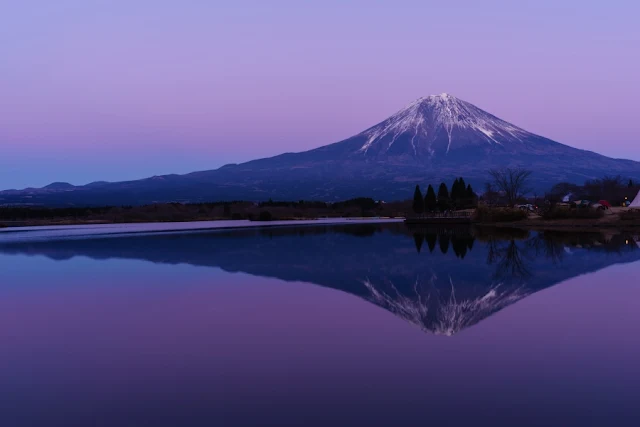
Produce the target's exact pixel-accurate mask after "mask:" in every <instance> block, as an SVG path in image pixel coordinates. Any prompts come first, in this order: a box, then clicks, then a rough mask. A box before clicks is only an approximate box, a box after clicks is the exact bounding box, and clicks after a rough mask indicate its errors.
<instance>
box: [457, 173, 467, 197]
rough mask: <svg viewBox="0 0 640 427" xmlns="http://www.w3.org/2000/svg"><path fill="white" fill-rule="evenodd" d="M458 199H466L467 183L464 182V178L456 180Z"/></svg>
mask: <svg viewBox="0 0 640 427" xmlns="http://www.w3.org/2000/svg"><path fill="white" fill-rule="evenodd" d="M458 186H459V187H458V198H460V199H466V198H467V191H466V190H467V183H466V182H464V178H462V177H461V178H460V179H459V180H458Z"/></svg>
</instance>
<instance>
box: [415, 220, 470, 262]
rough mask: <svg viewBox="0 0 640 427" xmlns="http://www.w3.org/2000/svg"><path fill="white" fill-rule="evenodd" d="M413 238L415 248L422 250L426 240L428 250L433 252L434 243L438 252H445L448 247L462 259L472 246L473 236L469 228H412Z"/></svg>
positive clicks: (447, 250)
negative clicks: (438, 249)
mask: <svg viewBox="0 0 640 427" xmlns="http://www.w3.org/2000/svg"><path fill="white" fill-rule="evenodd" d="M412 230H413V239H414V243H415V246H416V250H417V251H418V252H420V251H421V250H422V245H423V242H424V241H426V242H427V246H428V247H429V252H433V251H434V249H435V248H436V245H438V247H439V248H440V252H441V253H443V254H446V253H448V252H449V249H452V250H453V253H454V254H455V255H456V257H458V258H460V259H464V257H465V256H466V255H467V253H468V252H469V251H470V250H471V249H472V248H473V242H474V240H475V238H474V237H473V235H472V234H471V229H470V228H468V227H467V228H464V229H460V228H458V229H455V228H453V229H448V228H436V229H416V228H413V229H412Z"/></svg>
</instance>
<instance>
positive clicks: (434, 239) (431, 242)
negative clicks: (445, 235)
mask: <svg viewBox="0 0 640 427" xmlns="http://www.w3.org/2000/svg"><path fill="white" fill-rule="evenodd" d="M425 240H426V241H427V245H428V246H429V252H432V253H433V250H434V249H435V248H436V243H438V235H437V234H436V233H428V234H425Z"/></svg>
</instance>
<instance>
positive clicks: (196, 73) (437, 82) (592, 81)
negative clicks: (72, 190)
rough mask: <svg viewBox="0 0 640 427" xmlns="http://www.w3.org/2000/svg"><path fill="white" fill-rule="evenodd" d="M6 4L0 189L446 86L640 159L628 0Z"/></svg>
mask: <svg viewBox="0 0 640 427" xmlns="http://www.w3.org/2000/svg"><path fill="white" fill-rule="evenodd" d="M310 3H311V2H301V1H298V0H272V1H268V2H267V1H244V0H228V1H226V0H216V1H192V2H176V1H163V0H126V1H125V0H94V1H86V0H59V1H50V0H40V1H38V0H31V1H9V2H2V4H0V147H1V148H2V151H1V153H0V188H11V187H25V186H42V185H45V184H48V183H50V182H52V181H69V182H72V183H74V184H84V183H88V182H90V181H94V180H112V181H113V180H122V179H133V178H142V177H146V176H151V175H156V174H165V173H185V172H190V171H194V170H203V169H213V168H216V167H219V166H221V165H223V164H225V163H230V162H240V161H245V160H250V159H253V158H257V157H262V156H268V155H275V154H279V153H281V152H283V151H303V150H306V149H309V148H313V147H317V146H320V145H325V144H329V143H332V142H336V141H339V140H341V139H344V138H347V137H349V136H351V135H353V134H356V133H358V132H360V131H362V130H364V129H365V128H367V127H369V126H371V125H373V124H375V123H377V122H379V121H381V120H382V119H384V118H386V117H387V116H389V115H390V114H392V113H394V112H395V111H396V110H398V109H400V108H401V107H403V106H404V105H405V104H407V103H409V102H411V101H413V100H414V99H415V98H418V97H420V96H425V95H429V94H436V93H441V92H448V93H450V94H452V95H454V96H457V97H459V98H461V99H464V100H467V101H469V102H471V103H474V104H476V105H477V106H479V107H480V108H483V109H485V110H487V111H489V112H491V113H493V114H495V115H497V116H499V117H501V118H503V119H505V120H507V121H510V122H512V123H514V124H516V125H519V126H521V127H523V128H525V129H527V130H529V131H532V132H534V133H538V134H541V135H544V136H547V137H549V138H552V139H555V140H557V141H559V142H563V143H565V144H569V145H572V146H575V147H579V148H585V149H589V150H594V151H597V152H600V153H603V154H606V155H610V156H614V157H626V158H632V159H635V160H640V144H639V142H640V141H639V137H638V136H639V135H640V120H639V119H638V118H637V114H638V108H637V100H638V99H640V83H639V81H638V78H639V76H640V55H639V54H638V52H640V27H639V26H638V25H637V22H636V21H637V17H638V16H639V15H640V5H638V4H636V3H637V2H634V1H631V0H629V1H616V0H614V1H610V2H601V1H598V2H596V1H588V0H587V1H585V0H580V1H577V0H575V1H562V2H558V1H547V0H544V1H536V2H535V3H534V2H531V3H532V4H522V2H513V1H489V0H487V1H482V2H479V1H458V2H442V1H438V2H431V1H425V0H404V1H364V0H354V1H350V2H348V4H344V3H347V2H343V1H338V0H324V1H322V2H313V4H312V5H311V4H310Z"/></svg>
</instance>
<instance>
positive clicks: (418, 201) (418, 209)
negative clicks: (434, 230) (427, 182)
mask: <svg viewBox="0 0 640 427" xmlns="http://www.w3.org/2000/svg"><path fill="white" fill-rule="evenodd" d="M413 212H415V213H416V214H418V215H422V213H423V212H424V199H423V198H422V192H421V191H420V186H419V185H416V190H415V191H414V192H413Z"/></svg>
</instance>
